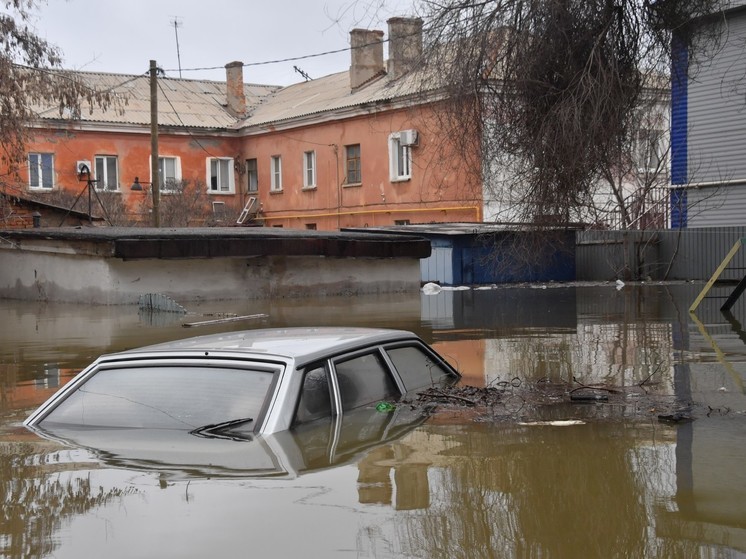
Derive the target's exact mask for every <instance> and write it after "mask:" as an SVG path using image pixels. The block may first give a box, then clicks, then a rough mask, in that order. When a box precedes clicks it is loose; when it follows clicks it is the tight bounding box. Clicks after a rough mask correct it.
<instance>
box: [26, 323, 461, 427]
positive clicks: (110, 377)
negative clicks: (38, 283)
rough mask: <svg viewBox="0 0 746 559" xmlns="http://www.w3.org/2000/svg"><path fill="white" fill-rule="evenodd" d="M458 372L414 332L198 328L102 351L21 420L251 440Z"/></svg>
mask: <svg viewBox="0 0 746 559" xmlns="http://www.w3.org/2000/svg"><path fill="white" fill-rule="evenodd" d="M458 378H459V373H458V372H457V371H456V370H455V369H454V368H453V367H452V366H451V365H450V364H448V362H446V361H445V359H443V358H442V357H441V356H440V355H438V354H437V353H436V352H435V351H434V350H433V349H432V348H430V347H429V346H428V345H427V344H426V343H425V342H423V341H422V340H421V339H420V338H419V337H417V336H416V335H415V334H413V333H411V332H406V331H401V330H386V329H372V328H331V327H328V328H286V329H260V330H247V331H242V332H234V333H227V334H216V335H208V336H199V337H195V338H188V339H185V340H180V341H175V342H170V343H165V344H159V345H153V346H147V347H143V348H139V349H133V350H129V351H125V352H122V353H116V354H112V355H105V356H102V357H100V358H99V359H97V360H96V361H94V362H93V363H92V364H91V365H90V366H88V367H87V368H86V369H84V370H83V371H81V372H80V373H79V374H78V375H77V376H76V377H75V378H74V379H73V380H71V381H70V382H69V383H68V384H67V385H65V386H64V387H63V388H62V389H60V390H59V391H58V392H57V393H56V394H54V395H53V396H52V397H51V398H50V399H49V400H47V401H46V402H45V403H44V404H42V405H41V406H40V407H39V408H38V409H37V410H36V411H35V412H33V413H32V414H31V415H30V416H29V417H28V418H27V419H26V421H25V422H24V424H25V425H26V426H27V427H29V428H32V429H34V430H37V431H41V432H43V433H47V434H52V435H53V434H54V433H55V432H57V433H65V434H66V435H67V436H65V437H63V438H75V437H74V436H71V434H76V433H77V434H78V435H80V434H81V433H85V432H89V433H90V432H91V431H92V430H95V431H100V430H111V429H118V430H125V429H126V430H136V431H135V432H137V431H138V430H141V429H150V430H157V431H161V432H162V431H179V432H183V433H185V434H189V435H194V436H197V437H206V438H225V439H233V440H241V439H244V440H251V439H252V438H253V437H254V436H256V435H262V436H264V435H270V434H273V433H278V432H280V431H284V430H288V429H299V428H301V427H302V426H304V425H308V424H311V423H313V422H315V421H317V420H320V419H323V418H328V417H336V418H339V417H343V416H344V415H345V414H350V415H351V416H352V415H353V414H352V413H351V412H352V411H353V410H356V409H360V408H364V407H366V406H368V407H370V406H372V405H375V404H381V405H382V406H383V409H385V408H386V407H387V405H388V404H389V403H390V402H393V401H396V400H398V399H399V398H400V397H402V396H403V395H405V394H407V393H411V392H413V391H416V390H419V389H422V388H425V387H429V386H433V385H442V384H446V383H452V382H454V381H456V380H457V379H458Z"/></svg>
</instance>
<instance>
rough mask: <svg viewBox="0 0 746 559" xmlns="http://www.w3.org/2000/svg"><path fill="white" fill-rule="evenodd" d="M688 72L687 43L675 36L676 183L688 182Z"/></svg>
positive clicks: (673, 145) (673, 149)
mask: <svg viewBox="0 0 746 559" xmlns="http://www.w3.org/2000/svg"><path fill="white" fill-rule="evenodd" d="M688 73H689V55H688V51H687V49H686V44H685V43H684V42H683V41H682V40H681V39H680V38H674V43H673V56H672V61H671V182H672V183H673V184H674V185H677V184H678V185H683V184H686V183H687V182H688V181H687V122H688V118H687V116H688V115H687V110H688V103H689V100H688V81H689V80H688ZM684 226H686V225H684Z"/></svg>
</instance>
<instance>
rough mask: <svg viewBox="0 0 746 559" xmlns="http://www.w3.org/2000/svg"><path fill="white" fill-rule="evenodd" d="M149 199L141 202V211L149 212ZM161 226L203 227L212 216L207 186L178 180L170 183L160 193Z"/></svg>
mask: <svg viewBox="0 0 746 559" xmlns="http://www.w3.org/2000/svg"><path fill="white" fill-rule="evenodd" d="M151 202H152V200H151V197H150V196H145V197H144V198H143V200H142V205H143V207H142V211H141V213H143V214H145V213H147V212H148V211H150V208H151ZM160 212H161V225H162V226H164V227H190V226H195V225H205V223H207V222H208V220H209V219H210V218H211V216H212V211H211V208H210V207H208V201H207V186H206V185H205V183H204V182H202V181H199V180H197V181H194V182H191V181H188V180H180V181H174V182H170V183H169V184H168V189H167V190H162V191H161V202H160Z"/></svg>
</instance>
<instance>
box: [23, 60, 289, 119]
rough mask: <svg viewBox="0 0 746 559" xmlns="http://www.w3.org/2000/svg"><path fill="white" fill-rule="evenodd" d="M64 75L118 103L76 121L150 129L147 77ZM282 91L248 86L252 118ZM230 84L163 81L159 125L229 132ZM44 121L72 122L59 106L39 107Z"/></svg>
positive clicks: (87, 111) (84, 110) (89, 110)
mask: <svg viewBox="0 0 746 559" xmlns="http://www.w3.org/2000/svg"><path fill="white" fill-rule="evenodd" d="M59 73H60V74H63V75H66V76H71V77H75V78H78V79H80V80H82V81H83V82H84V83H85V84H86V85H88V86H90V87H91V88H92V89H95V90H97V91H111V92H112V93H114V94H115V95H116V96H117V97H118V99H119V102H118V103H115V105H114V106H112V107H109V108H108V109H107V110H102V109H101V108H99V107H96V106H87V105H86V104H85V102H84V104H83V106H82V107H81V112H80V115H78V118H77V119H76V120H78V121H80V122H83V123H109V124H133V125H148V126H149V125H150V77H149V76H148V75H145V74H143V75H139V76H134V75H127V74H108V73H99V72H77V71H71V70H61V71H60V72H59ZM278 89H280V87H279V86H272V85H256V84H244V94H245V96H246V108H247V110H248V111H249V112H251V111H253V110H255V109H256V108H257V107H258V106H260V105H261V104H262V103H264V102H265V101H266V100H267V99H268V98H269V96H271V95H272V93H274V92H275V91H277V90H278ZM226 90H227V86H226V82H218V81H210V80H189V79H178V78H164V77H159V78H158V123H159V125H162V126H176V127H184V128H208V129H210V128H229V127H232V126H234V125H235V124H236V122H237V120H238V119H236V117H234V116H232V115H231V114H230V113H229V112H228V110H227V106H226V105H227V91H226ZM37 113H38V115H39V118H41V119H44V120H47V119H49V120H60V119H63V120H70V119H71V118H72V117H73V115H71V114H70V113H69V112H68V113H63V114H62V115H60V112H59V108H58V106H56V105H55V106H46V107H44V106H40V107H38V108H37Z"/></svg>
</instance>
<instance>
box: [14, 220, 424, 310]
mask: <svg viewBox="0 0 746 559" xmlns="http://www.w3.org/2000/svg"><path fill="white" fill-rule="evenodd" d="M429 254H430V243H429V241H426V240H424V239H414V240H412V239H404V238H402V237H390V236H386V235H367V234H363V235H357V234H339V233H334V234H324V233H318V232H315V231H309V232H307V233H306V232H305V231H286V232H285V231H279V232H278V231H276V230H266V229H261V230H258V229H257V230H252V229H249V230H245V229H238V228H236V229H234V228H230V229H198V230H191V229H170V230H162V229H146V230H140V229H134V230H133V229H119V230H117V229H113V228H112V229H109V228H106V229H104V228H101V229H98V228H94V229H73V230H70V229H56V230H51V229H41V230H31V231H29V230H25V231H12V232H8V231H0V297H3V298H12V299H24V300H44V301H63V302H80V303H89V304H104V305H115V304H136V303H137V301H138V299H139V298H140V295H142V294H145V293H162V294H164V295H168V296H169V297H172V298H173V299H175V300H176V301H179V302H186V301H198V300H227V299H263V298H270V297H308V296H319V295H356V294H369V293H400V292H415V291H417V290H418V289H419V287H420V258H422V257H423V255H424V257H426V256H428V255H429Z"/></svg>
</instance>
